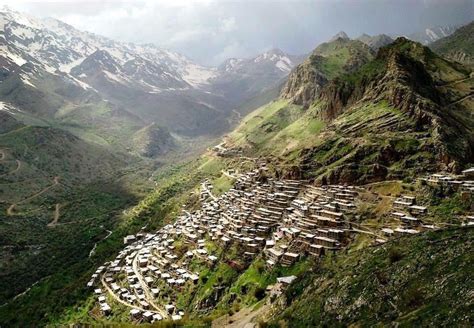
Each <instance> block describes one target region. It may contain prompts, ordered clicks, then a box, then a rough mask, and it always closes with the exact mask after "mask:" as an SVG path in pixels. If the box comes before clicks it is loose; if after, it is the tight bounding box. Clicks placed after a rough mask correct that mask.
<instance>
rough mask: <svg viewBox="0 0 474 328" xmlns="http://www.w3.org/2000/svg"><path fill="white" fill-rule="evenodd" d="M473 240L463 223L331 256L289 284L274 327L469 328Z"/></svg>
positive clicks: (472, 230) (470, 322)
mask: <svg viewBox="0 0 474 328" xmlns="http://www.w3.org/2000/svg"><path fill="white" fill-rule="evenodd" d="M473 241H474V229H472V228H464V229H462V228H461V229H453V230H447V231H439V232H430V233H425V234H422V235H420V236H417V237H411V238H409V237H406V238H401V239H399V240H394V241H392V242H389V243H388V244H386V245H384V246H383V247H377V248H368V249H367V248H365V249H362V250H358V251H353V252H350V253H347V254H341V256H338V257H337V258H331V257H329V258H326V259H325V260H324V261H323V262H322V263H321V264H320V266H319V267H317V268H316V273H315V274H307V275H306V276H303V277H302V278H301V279H300V280H299V281H298V282H297V283H295V284H294V285H293V286H291V288H290V289H289V290H287V291H286V296H287V301H288V303H289V306H288V307H287V308H286V309H285V310H284V311H283V313H281V314H277V316H276V318H274V319H273V320H272V322H273V324H271V325H270V326H271V327H316V326H318V327H319V326H335V327H337V326H340V327H343V326H350V325H354V326H361V327H369V326H385V325H394V324H395V325H399V326H401V327H413V326H420V325H421V326H456V327H469V326H471V325H472V323H473V317H472V307H473V306H474V303H473V299H472V297H471V296H469V295H470V293H472V283H473V281H472V276H471V274H470V272H472V270H473V269H474V267H473V263H474V258H473V253H472V250H473ZM305 285H307V287H306V288H303V286H305Z"/></svg>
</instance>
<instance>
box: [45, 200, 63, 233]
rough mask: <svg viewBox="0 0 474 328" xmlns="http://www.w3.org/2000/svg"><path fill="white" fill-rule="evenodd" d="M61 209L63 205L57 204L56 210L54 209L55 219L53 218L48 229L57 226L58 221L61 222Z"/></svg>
mask: <svg viewBox="0 0 474 328" xmlns="http://www.w3.org/2000/svg"><path fill="white" fill-rule="evenodd" d="M60 209H61V204H59V203H57V204H56V206H55V208H54V217H53V221H51V222H50V223H48V227H50V228H51V227H54V226H56V224H58V220H59V216H60V215H59V210H60Z"/></svg>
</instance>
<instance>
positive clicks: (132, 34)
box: [0, 0, 474, 65]
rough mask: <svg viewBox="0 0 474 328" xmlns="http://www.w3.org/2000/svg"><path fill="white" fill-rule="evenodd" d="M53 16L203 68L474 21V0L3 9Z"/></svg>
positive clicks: (48, 4) (66, 4)
mask: <svg viewBox="0 0 474 328" xmlns="http://www.w3.org/2000/svg"><path fill="white" fill-rule="evenodd" d="M3 3H6V4H9V5H10V6H12V7H13V8H15V9H17V10H20V11H25V12H27V13H29V14H32V15H36V16H42V17H46V16H52V17H55V18H58V19H60V20H63V21H65V22H66V23H69V24H71V25H73V26H75V27H77V28H79V29H82V30H87V31H91V32H94V33H97V34H101V35H104V36H107V37H110V38H113V39H117V40H121V41H129V42H136V43H154V44H156V45H158V46H160V47H164V48H169V49H172V50H175V51H178V52H181V53H183V54H184V55H186V56H188V57H190V58H192V59H194V60H196V61H198V62H199V63H202V64H208V65H216V64H218V63H219V62H220V61H222V60H224V59H225V58H227V57H242V56H244V57H249V56H253V55H256V54H257V53H259V52H261V51H263V50H265V49H268V48H271V47H279V48H281V49H282V50H284V51H287V52H289V53H293V54H302V53H307V52H309V51H310V50H312V49H313V48H314V47H315V46H316V45H317V44H318V43H320V42H323V41H325V40H327V39H329V38H330V37H331V36H332V35H334V34H335V33H337V32H339V31H340V30H344V31H346V32H347V33H348V34H349V35H350V36H357V35H359V34H362V33H364V32H365V33H369V34H378V33H394V34H410V33H412V32H415V31H418V30H420V29H423V28H425V27H428V26H432V25H443V24H462V23H466V22H467V21H470V20H472V12H473V9H474V8H473V1H472V0H450V1H442V0H399V1H373V0H358V1H351V0H313V1H310V0H286V1H277V0H253V1H251V0H232V1H229V0H221V1H217V0H157V1H93V0H82V1H73V0H69V1H68V0H62V1H61V0H54V1H31V0H30V1H23V0H6V1H1V0H0V4H3Z"/></svg>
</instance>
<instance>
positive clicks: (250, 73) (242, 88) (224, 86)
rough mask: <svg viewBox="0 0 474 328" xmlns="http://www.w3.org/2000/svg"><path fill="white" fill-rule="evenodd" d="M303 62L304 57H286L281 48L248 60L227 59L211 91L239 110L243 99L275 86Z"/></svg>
mask: <svg viewBox="0 0 474 328" xmlns="http://www.w3.org/2000/svg"><path fill="white" fill-rule="evenodd" d="M302 60H303V56H293V55H288V54H286V53H284V52H283V51H281V50H280V49H271V50H269V51H267V52H264V53H263V54H260V55H258V56H256V57H253V58H248V59H238V58H230V59H227V60H226V61H224V62H223V63H222V64H221V65H219V67H218V68H217V70H218V75H217V76H215V77H213V78H211V80H210V83H211V88H210V90H211V92H213V93H216V94H222V95H223V96H224V97H225V98H226V99H228V100H230V102H231V104H233V106H236V107H238V105H239V104H241V103H242V99H246V100H250V99H251V98H254V97H257V96H258V95H259V94H263V93H265V92H266V91H268V90H270V89H272V88H275V87H277V86H278V84H280V83H282V81H283V79H284V78H285V77H286V76H287V75H288V74H289V73H290V71H291V70H292V69H293V68H294V67H295V66H296V65H298V64H299V63H300V62H301V61H302Z"/></svg>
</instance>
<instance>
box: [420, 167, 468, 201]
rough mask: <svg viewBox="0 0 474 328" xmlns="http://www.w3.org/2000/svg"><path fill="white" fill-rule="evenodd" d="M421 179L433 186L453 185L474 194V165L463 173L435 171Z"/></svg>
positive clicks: (461, 190)
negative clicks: (454, 173)
mask: <svg viewBox="0 0 474 328" xmlns="http://www.w3.org/2000/svg"><path fill="white" fill-rule="evenodd" d="M420 180H422V181H425V182H426V183H428V184H429V185H432V186H444V187H451V188H453V189H455V190H459V191H460V192H462V193H467V194H470V195H474V167H473V168H470V169H467V170H464V171H462V175H452V174H440V173H435V174H430V175H428V176H427V177H424V178H420Z"/></svg>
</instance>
